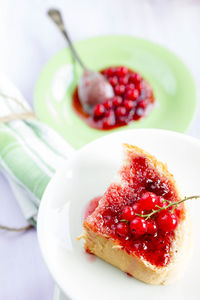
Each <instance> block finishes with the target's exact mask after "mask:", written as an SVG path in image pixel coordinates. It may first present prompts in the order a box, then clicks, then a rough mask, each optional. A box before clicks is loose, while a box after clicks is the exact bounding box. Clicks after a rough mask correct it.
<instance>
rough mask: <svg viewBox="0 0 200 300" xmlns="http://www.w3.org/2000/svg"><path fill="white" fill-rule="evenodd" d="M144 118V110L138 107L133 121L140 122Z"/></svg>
mask: <svg viewBox="0 0 200 300" xmlns="http://www.w3.org/2000/svg"><path fill="white" fill-rule="evenodd" d="M143 116H144V109H143V108H140V107H137V108H136V110H135V114H134V116H133V120H139V119H141V118H142V117H143Z"/></svg>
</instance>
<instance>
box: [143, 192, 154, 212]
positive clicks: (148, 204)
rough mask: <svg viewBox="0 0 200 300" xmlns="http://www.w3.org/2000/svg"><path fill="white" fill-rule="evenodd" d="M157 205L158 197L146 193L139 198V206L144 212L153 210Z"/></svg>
mask: <svg viewBox="0 0 200 300" xmlns="http://www.w3.org/2000/svg"><path fill="white" fill-rule="evenodd" d="M157 203H158V197H157V196H156V195H155V194H154V193H151V192H146V193H144V194H143V195H142V197H141V198H140V205H141V207H142V209H144V210H151V209H153V208H155V206H156V205H157Z"/></svg>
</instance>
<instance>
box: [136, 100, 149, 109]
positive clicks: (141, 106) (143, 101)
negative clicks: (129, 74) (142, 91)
mask: <svg viewBox="0 0 200 300" xmlns="http://www.w3.org/2000/svg"><path fill="white" fill-rule="evenodd" d="M138 107H140V108H143V109H145V108H146V107H147V102H146V101H145V100H141V101H140V102H138Z"/></svg>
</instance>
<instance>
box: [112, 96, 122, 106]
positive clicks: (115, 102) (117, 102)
mask: <svg viewBox="0 0 200 300" xmlns="http://www.w3.org/2000/svg"><path fill="white" fill-rule="evenodd" d="M112 101H113V105H114V106H115V107H117V106H119V105H120V104H122V101H123V100H122V97H120V96H115V97H113V98H112Z"/></svg>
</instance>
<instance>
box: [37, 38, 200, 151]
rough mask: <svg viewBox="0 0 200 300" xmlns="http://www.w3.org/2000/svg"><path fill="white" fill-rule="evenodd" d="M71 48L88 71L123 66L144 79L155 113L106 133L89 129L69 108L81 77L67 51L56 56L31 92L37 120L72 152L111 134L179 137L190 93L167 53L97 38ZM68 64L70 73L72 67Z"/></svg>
mask: <svg viewBox="0 0 200 300" xmlns="http://www.w3.org/2000/svg"><path fill="white" fill-rule="evenodd" d="M75 47H76V49H77V51H78V53H79V54H80V56H81V58H82V60H83V61H84V62H85V64H86V65H87V66H88V68H90V69H92V70H101V69H103V68H105V67H108V66H114V65H125V66H127V67H129V68H131V69H133V70H136V71H137V72H139V73H141V74H142V75H143V76H144V78H146V79H147V80H148V81H149V82H150V84H151V86H152V88H153V91H154V93H155V97H156V99H157V105H156V107H155V108H154V109H153V110H152V112H150V114H149V116H148V117H146V118H145V119H143V120H140V121H138V122H135V123H134V122H133V123H131V124H130V125H128V126H124V127H121V128H119V129H113V130H109V131H100V130H96V129H93V128H90V127H89V126H88V125H87V124H86V123H85V122H84V121H83V120H81V119H80V118H79V117H78V116H77V115H76V113H75V112H74V111H73V108H72V105H71V103H72V100H71V96H72V93H73V90H74V88H75V86H76V84H77V81H78V79H79V76H80V75H81V69H80V67H79V66H78V65H77V64H76V63H75V64H74V61H73V59H72V57H71V54H70V52H69V49H68V48H65V49H63V50H61V51H60V52H58V53H57V54H56V55H55V56H53V57H52V59H51V60H50V61H49V62H48V63H47V64H46V66H45V67H44V69H43V70H42V72H41V74H40V76H39V79H38V81H37V84H36V88H35V110H36V114H37V116H38V117H39V118H40V119H41V120H42V121H44V122H45V123H47V124H49V125H50V126H52V127H53V128H54V129H56V130H57V131H58V132H59V133H60V134H61V135H62V136H63V137H64V138H66V140H67V141H68V142H69V143H70V144H71V145H72V146H73V147H75V148H79V147H81V146H83V145H84V144H86V143H88V142H90V141H92V140H94V139H96V138H98V137H101V136H103V135H105V134H109V133H111V132H114V131H117V130H124V129H132V128H160V129H168V130H174V131H178V132H185V131H186V130H187V128H188V126H189V124H190V122H191V120H192V118H193V116H194V113H195V108H196V87H195V84H194V80H193V78H192V76H191V74H190V72H189V71H188V69H187V68H186V66H185V65H184V64H183V62H182V61H181V60H180V59H179V58H178V57H177V56H176V55H174V54H173V53H172V52H170V51H169V50H167V49H165V48H163V47H161V46H159V45H157V44H155V43H152V42H150V41H147V40H143V39H139V38H133V37H130V36H101V37H95V38H90V39H87V40H84V41H81V42H78V43H75ZM73 64H74V67H73Z"/></svg>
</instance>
